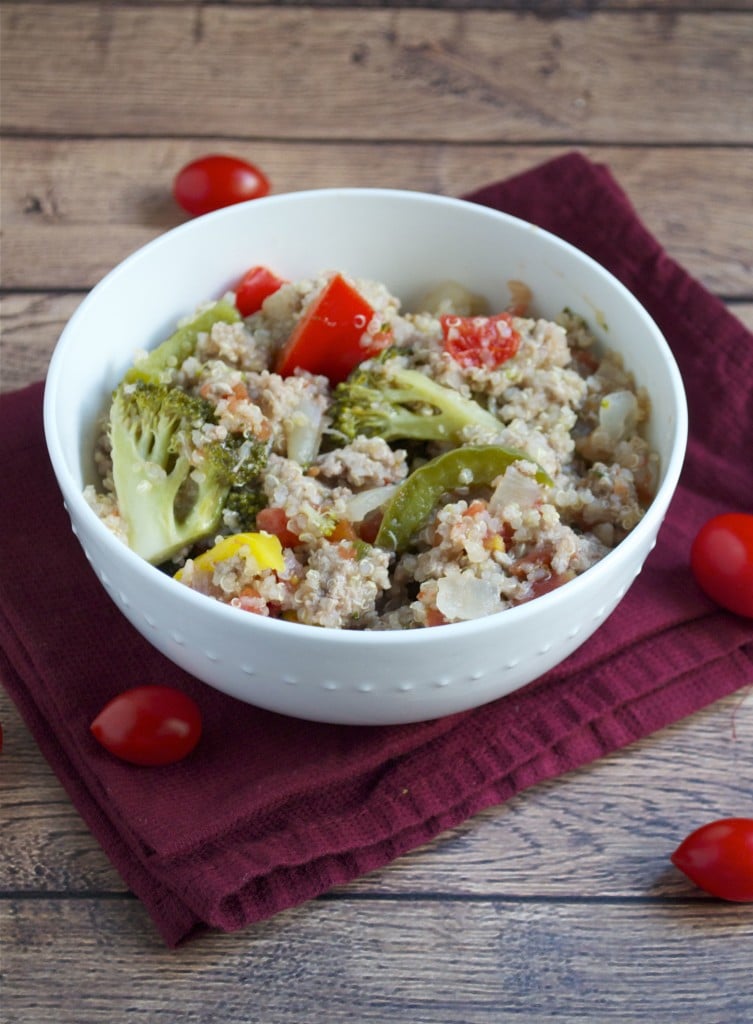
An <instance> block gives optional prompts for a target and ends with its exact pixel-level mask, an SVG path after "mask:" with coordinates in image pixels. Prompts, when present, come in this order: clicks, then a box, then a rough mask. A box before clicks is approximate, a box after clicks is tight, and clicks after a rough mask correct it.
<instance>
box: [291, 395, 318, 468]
mask: <svg viewBox="0 0 753 1024" xmlns="http://www.w3.org/2000/svg"><path fill="white" fill-rule="evenodd" d="M323 427H324V413H323V411H322V409H321V407H320V406H319V405H318V404H317V403H316V402H315V401H314V400H313V399H311V400H307V399H303V401H302V402H301V404H300V405H299V406H298V408H297V409H296V410H295V412H294V413H292V415H291V416H289V417H288V419H287V420H286V421H285V440H286V441H287V456H288V458H289V459H292V460H293V462H297V463H298V464H299V465H300V466H308V465H309V463H311V462H313V461H314V459H315V458H316V456H317V454H318V452H319V445H320V444H321V441H322V430H323Z"/></svg>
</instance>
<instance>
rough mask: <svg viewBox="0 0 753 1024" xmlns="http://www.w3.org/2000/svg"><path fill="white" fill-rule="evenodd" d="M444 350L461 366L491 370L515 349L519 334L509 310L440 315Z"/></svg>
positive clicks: (518, 343)
mask: <svg viewBox="0 0 753 1024" xmlns="http://www.w3.org/2000/svg"><path fill="white" fill-rule="evenodd" d="M439 321H440V323H441V325H442V334H443V336H444V350H445V352H447V353H449V355H451V356H452V358H453V359H454V360H455V362H456V363H460V365H461V366H466V367H468V366H487V367H489V368H490V369H494V368H495V367H497V366H501V365H502V363H504V362H507V360H508V359H511V358H512V357H513V356H514V355H515V353H516V352H517V351H518V346H519V345H520V335H519V334H518V332H517V331H516V330H515V328H514V327H513V325H512V315H511V314H510V313H498V314H497V315H496V316H447V315H446V316H441V317H440V318H439Z"/></svg>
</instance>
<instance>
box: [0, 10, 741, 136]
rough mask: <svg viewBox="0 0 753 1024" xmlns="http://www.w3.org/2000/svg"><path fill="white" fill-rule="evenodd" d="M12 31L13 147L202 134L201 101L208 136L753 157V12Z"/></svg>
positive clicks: (439, 16) (394, 14)
mask: <svg viewBox="0 0 753 1024" xmlns="http://www.w3.org/2000/svg"><path fill="white" fill-rule="evenodd" d="M2 15H3V19H2V20H3V40H4V51H5V56H4V60H3V62H2V76H3V94H4V109H5V115H4V116H5V131H6V132H8V133H18V132H22V133H28V132H43V133H51V134H54V135H59V134H71V133H75V134H84V135H101V134H103V133H104V134H111V135H129V136H133V135H139V136H140V135H155V136H161V135H165V134H174V135H175V134H177V135H192V134H195V133H196V131H197V127H198V125H197V116H196V100H197V98H198V97H200V101H201V123H202V124H203V125H206V129H207V130H206V134H207V135H209V134H214V135H224V136H235V135H237V133H238V131H239V127H240V126H242V127H243V129H244V130H245V131H246V132H247V133H248V135H249V136H251V137H255V138H273V139H296V138H297V139H301V138H302V137H306V138H311V139H314V138H316V139H324V138H339V139H342V140H346V139H361V140H363V139H380V140H383V139H392V140H395V141H398V140H399V141H413V140H417V139H435V138H436V137H437V136H438V135H441V137H442V138H444V139H447V140H456V141H477V142H489V141H508V142H509V141H512V140H515V141H518V142H526V141H528V142H530V141H532V140H536V141H544V140H548V141H550V142H557V141H560V140H562V139H571V140H581V141H583V142H586V141H590V142H602V143H605V142H609V141H613V140H614V139H615V138H616V134H615V133H616V132H618V137H619V139H621V140H624V141H628V140H630V141H634V142H639V141H640V142H646V143H648V142H657V143H660V144H666V143H668V142H685V143H688V142H693V143H705V144H708V143H711V142H716V143H730V144H735V145H737V144H740V143H748V144H749V143H751V142H753V111H752V110H751V104H750V103H749V97H750V96H751V95H752V94H753V67H751V63H750V61H749V60H747V55H748V54H749V52H750V48H751V44H752V43H753V18H751V17H749V16H748V15H747V14H746V13H745V12H741V13H737V12H734V11H733V12H721V13H714V14H703V13H701V14H697V13H695V12H683V11H679V12H678V11H670V12H665V11H662V10H658V11H653V10H648V11H646V10H643V11H635V12H631V11H623V12H620V13H619V14H616V13H615V14H610V13H608V12H606V13H593V14H592V13H583V14H582V16H581V17H579V18H567V19H558V20H555V21H552V20H550V19H549V18H542V17H537V16H536V15H535V14H527V13H519V12H518V11H498V10H485V11H479V10H466V11H439V10H411V9H404V8H394V9H391V10H375V9H370V8H358V9H352V8H349V7H345V8H329V7H321V8H316V7H309V6H295V7H272V6H264V7H263V8H258V7H253V6H250V7H248V6H241V5H237V6H232V7H229V6H226V5H224V4H221V5H220V4H215V5H212V4H207V5H205V4H191V5H185V6H183V5H181V6H179V7H174V8H171V9H170V16H169V17H165V15H164V9H163V8H161V6H160V5H159V4H150V5H148V6H138V7H133V6H130V5H129V6H126V5H111V4H78V5H76V4H71V5H68V4H65V5H62V6H58V5H52V6H50V5H47V4H36V3H19V2H16V3H7V4H5V5H4V6H3V11H2ZM30 53H32V54H34V59H33V60H30V59H29V54H30ZM291 53H294V54H299V55H300V57H299V58H298V59H291V56H290V55H291ZM337 81H342V82H344V83H347V88H344V89H337V90H335V89H333V87H332V83H333V82H337ZM270 83H274V88H273V89H272V90H271V89H270ZM103 86H105V87H103ZM230 97H232V100H231V99H230ZM388 111H389V114H387V112H388Z"/></svg>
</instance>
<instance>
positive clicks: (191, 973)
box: [2, 899, 753, 1024]
mask: <svg viewBox="0 0 753 1024" xmlns="http://www.w3.org/2000/svg"><path fill="white" fill-rule="evenodd" d="M2 912H3V918H4V921H3V934H4V935H5V937H6V952H5V956H4V961H5V968H6V971H7V977H8V985H7V987H6V991H5V994H4V999H3V1004H4V1005H3V1009H4V1012H5V1015H6V1017H5V1019H6V1020H7V1021H8V1024H15V1022H19V1024H20V1022H21V1021H23V1022H24V1024H29V1022H32V1024H33V1022H41V1021H48V1020H51V1019H53V1020H55V1021H56V1022H59V1024H95V1022H99V1021H102V1020H121V1019H124V1018H125V1017H126V1016H127V1019H128V1020H129V1021H134V1022H135V1021H148V1022H150V1024H151V1022H154V1021H175V1020H176V1019H178V1018H179V1019H180V1021H181V1024H206V1022H207V1021H220V1020H224V1021H227V1020H232V1021H241V1020H242V1021H252V1020H253V1021H257V1020H274V1021H275V1022H276V1024H293V1022H296V1024H299V1022H300V1021H313V1020H323V1019H324V1018H323V1017H322V1005H323V999H324V998H326V1020H327V1021H328V1024H336V1022H341V1021H342V1022H349V1024H350V1022H352V1021H354V1020H357V1021H358V1022H359V1024H367V1022H377V1021H378V1022H386V1021H403V1022H408V1021H410V1022H411V1024H433V1022H448V1024H450V1022H451V1024H461V1022H462V1024H492V1022H493V1024H505V1022H512V1021H518V1020H529V1021H530V1020H535V1021H548V1020H552V1019H555V1018H556V1020H557V1021H562V1022H572V1024H576V1022H577V1024H586V1022H591V1021H593V1022H598V1024H603V1021H605V1020H609V1021H610V1022H621V1024H644V1022H645V1021H661V1022H662V1024H673V1022H678V1024H687V1021H689V1020H691V1021H694V1020H695V1021H700V1020H703V1021H704V1022H718V1024H721V1022H724V1024H743V1022H744V1021H747V1020H749V1017H748V1016H747V1015H748V1014H749V1011H750V997H751V978H750V964H749V962H748V961H747V960H745V958H741V956H740V949H741V946H742V947H744V946H745V945H746V943H747V944H749V943H750V942H751V940H752V939H753V919H751V916H750V914H749V913H748V912H747V911H746V909H745V908H744V907H742V906H734V905H727V906H716V905H714V904H711V903H707V902H705V901H698V902H691V903H687V904H680V905H673V904H668V903H659V902H652V903H648V904H621V903H610V902H603V903H599V904H598V905H594V904H589V903H580V902H576V903H574V904H560V905H557V906H556V907H555V906H554V905H553V904H551V903H549V902H546V901H543V902H539V901H532V902H531V901H524V902H514V901H505V900H500V901H481V900H472V901H455V900H452V899H448V900H440V901H438V902H428V901H425V900H420V899H419V900H409V901H407V902H401V901H394V900H381V899H380V900H376V901H369V902H359V903H353V902H350V901H318V902H316V903H312V904H309V905H308V906H307V907H306V908H302V909H299V910H296V911H291V912H288V913H285V914H282V915H280V916H279V917H277V918H275V919H274V920H272V921H269V922H265V923H262V924H260V925H257V926H255V927H253V928H249V929H247V930H246V931H244V932H243V933H241V934H238V935H230V936H227V935H217V934H211V935H205V936H203V937H200V938H198V939H196V940H195V941H194V942H193V943H189V944H188V945H186V946H184V947H183V948H181V949H179V950H177V951H167V950H165V949H164V948H162V947H161V946H160V943H159V940H158V938H157V937H156V936H155V934H154V931H153V929H152V928H151V925H150V923H149V922H148V921H147V920H146V916H145V914H144V912H143V911H142V910H141V908H140V907H139V906H138V905H137V904H135V903H132V902H124V901H89V900H83V901H80V900H76V901H59V902H48V901H45V900H35V901H27V902H19V901H16V900H11V901H8V902H6V903H5V904H4V905H3V906H2ZM615 936H619V941H614V940H615ZM605 948H608V949H609V950H610V959H609V962H608V965H607V963H605V962H604V959H603V951H604V949H605ZM103 959H106V964H107V966H106V970H105V971H104V972H103V970H102V967H103ZM32 965H33V966H32ZM325 993H326V997H325Z"/></svg>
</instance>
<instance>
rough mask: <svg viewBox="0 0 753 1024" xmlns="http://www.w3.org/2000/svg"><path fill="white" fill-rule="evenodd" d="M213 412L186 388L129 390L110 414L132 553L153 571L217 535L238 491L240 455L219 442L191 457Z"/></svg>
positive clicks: (143, 385) (119, 392)
mask: <svg viewBox="0 0 753 1024" xmlns="http://www.w3.org/2000/svg"><path fill="white" fill-rule="evenodd" d="M212 420H213V408H212V406H211V404H210V403H209V402H206V401H205V400H204V399H202V398H194V397H192V396H191V395H188V394H186V393H185V392H184V391H181V390H180V389H179V388H172V387H168V386H167V385H164V384H152V383H147V382H143V381H139V382H137V383H135V384H128V383H125V382H124V383H122V384H121V385H120V386H119V387H118V388H117V389H116V391H115V394H114V396H113V402H112V406H111V409H110V441H111V446H112V450H111V455H112V476H113V483H114V486H115V494H116V498H117V502H118V508H119V509H120V513H121V515H122V517H123V519H124V521H125V524H126V528H127V534H128V543H129V546H130V547H131V548H132V549H133V550H134V551H136V552H137V553H138V554H139V555H141V556H142V557H143V558H145V559H146V560H147V561H149V562H152V563H154V564H159V563H160V562H164V561H166V560H167V559H168V558H170V557H172V556H173V555H175V554H176V553H177V552H178V551H180V549H181V548H183V547H185V546H186V545H189V544H193V543H194V542H195V541H197V540H199V539H200V538H202V537H204V536H206V535H207V534H209V533H211V532H212V531H213V530H215V529H216V528H217V526H218V524H219V522H220V518H221V515H222V509H223V505H224V503H225V500H226V498H227V496H228V493H229V491H230V489H231V487H232V485H233V463H234V453H233V451H232V449H231V448H229V447H228V446H227V445H224V444H222V443H220V442H211V443H208V444H206V445H202V446H201V459H200V460H198V461H199V463H200V464H199V466H198V467H197V468H194V460H193V459H192V456H193V455H194V453H195V451H196V445H195V443H194V440H193V438H192V434H193V431H194V430H196V429H197V428H199V427H201V426H202V425H203V424H204V423H206V422H212Z"/></svg>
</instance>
